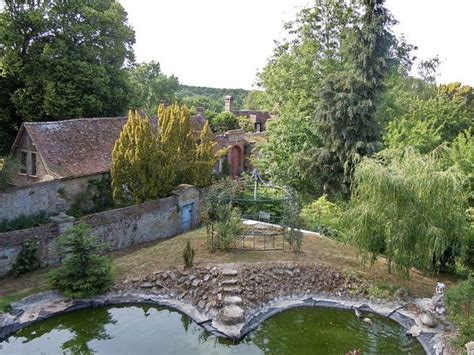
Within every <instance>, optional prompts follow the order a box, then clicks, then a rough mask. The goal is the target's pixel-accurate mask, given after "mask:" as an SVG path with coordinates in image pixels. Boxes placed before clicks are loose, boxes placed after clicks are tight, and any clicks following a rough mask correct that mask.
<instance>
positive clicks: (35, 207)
mask: <svg viewBox="0 0 474 355" xmlns="http://www.w3.org/2000/svg"><path fill="white" fill-rule="evenodd" d="M105 175H108V174H97V175H90V176H81V177H77V178H65V179H59V180H51V181H44V182H39V183H36V184H31V185H25V186H16V187H12V188H10V189H9V190H7V191H5V192H0V221H1V220H4V219H6V220H12V219H15V218H17V217H19V216H20V215H25V216H32V215H36V214H39V213H40V212H47V213H49V214H54V213H59V212H65V211H67V210H68V209H69V208H70V207H71V204H72V203H73V201H74V196H76V195H77V194H78V193H80V192H82V191H84V190H85V189H86V188H87V185H88V183H89V181H91V180H100V179H102V177H103V176H105Z"/></svg>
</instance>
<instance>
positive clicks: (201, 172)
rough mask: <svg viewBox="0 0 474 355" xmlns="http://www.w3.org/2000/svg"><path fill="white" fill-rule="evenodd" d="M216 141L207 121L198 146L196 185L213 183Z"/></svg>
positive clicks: (194, 170) (194, 168)
mask: <svg viewBox="0 0 474 355" xmlns="http://www.w3.org/2000/svg"><path fill="white" fill-rule="evenodd" d="M216 145H217V143H216V141H215V138H214V135H213V134H212V131H211V128H210V127H209V124H208V122H207V121H206V123H205V125H204V128H203V129H202V131H201V134H200V136H199V144H198V145H197V147H196V158H195V163H194V167H193V175H194V181H193V183H194V185H196V186H198V187H206V186H210V185H211V179H212V171H213V169H214V164H215V162H216V149H215V148H216Z"/></svg>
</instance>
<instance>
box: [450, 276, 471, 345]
mask: <svg viewBox="0 0 474 355" xmlns="http://www.w3.org/2000/svg"><path fill="white" fill-rule="evenodd" d="M473 295H474V277H473V276H472V275H471V276H470V277H469V278H468V279H467V280H464V281H460V282H458V283H456V284H455V285H452V286H451V287H449V288H448V290H447V291H446V307H447V311H448V317H449V318H450V320H451V321H452V322H453V323H454V324H456V325H457V326H458V327H459V336H458V339H457V343H459V344H458V345H460V346H462V345H463V344H464V343H466V342H468V341H470V340H472V339H473V338H474V298H473V297H472V296H473Z"/></svg>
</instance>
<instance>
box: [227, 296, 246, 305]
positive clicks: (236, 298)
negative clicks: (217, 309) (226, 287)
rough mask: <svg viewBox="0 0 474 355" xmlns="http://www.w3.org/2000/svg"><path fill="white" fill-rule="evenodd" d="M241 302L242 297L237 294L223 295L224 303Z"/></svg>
mask: <svg viewBox="0 0 474 355" xmlns="http://www.w3.org/2000/svg"><path fill="white" fill-rule="evenodd" d="M241 303H242V298H240V297H239V296H225V297H224V304H226V305H229V304H241Z"/></svg>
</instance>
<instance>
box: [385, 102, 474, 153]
mask: <svg viewBox="0 0 474 355" xmlns="http://www.w3.org/2000/svg"><path fill="white" fill-rule="evenodd" d="M405 106H406V107H407V113H406V114H404V115H403V116H401V117H399V118H398V119H395V120H393V121H391V122H390V123H389V124H388V126H387V133H386V135H385V137H384V141H385V144H386V145H387V146H388V147H389V148H393V149H404V148H407V147H410V146H411V147H414V148H415V149H417V150H418V151H419V152H421V153H428V152H430V151H432V150H433V149H434V148H436V147H437V146H438V145H440V144H441V143H442V142H451V141H453V140H454V139H455V138H456V137H457V136H458V135H459V134H460V133H461V132H462V131H464V130H466V129H470V127H471V126H472V120H473V117H474V115H469V114H468V112H467V111H466V106H465V103H464V101H462V100H460V99H457V98H455V99H450V98H449V97H447V96H446V95H442V94H440V95H437V96H435V97H433V98H429V99H419V98H412V99H407V100H405Z"/></svg>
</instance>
